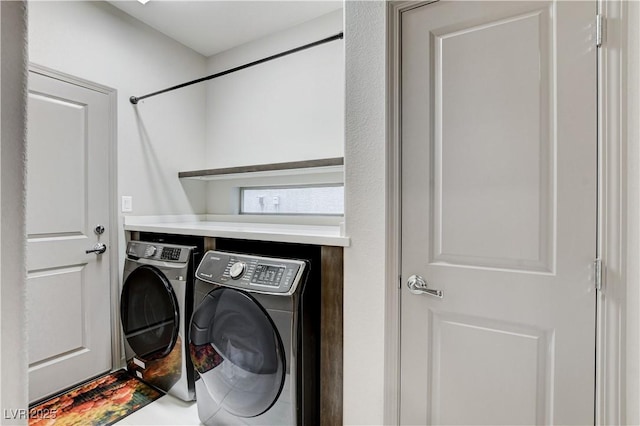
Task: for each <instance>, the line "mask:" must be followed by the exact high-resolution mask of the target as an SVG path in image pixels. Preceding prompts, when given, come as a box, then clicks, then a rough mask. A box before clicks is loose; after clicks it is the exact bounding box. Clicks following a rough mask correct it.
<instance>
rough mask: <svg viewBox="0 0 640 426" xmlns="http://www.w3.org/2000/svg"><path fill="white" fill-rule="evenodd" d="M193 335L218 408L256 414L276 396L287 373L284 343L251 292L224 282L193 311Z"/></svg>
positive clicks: (195, 354) (198, 363)
mask: <svg viewBox="0 0 640 426" xmlns="http://www.w3.org/2000/svg"><path fill="white" fill-rule="evenodd" d="M189 340H190V342H189V343H190V344H189V347H190V353H191V360H192V361H193V364H194V366H195V368H196V370H197V371H198V373H199V374H200V379H201V380H203V381H204V385H205V387H206V389H207V392H208V393H209V396H210V398H208V399H210V400H211V401H207V402H208V403H213V404H216V405H217V407H215V409H214V410H213V411H214V412H215V411H218V409H219V408H224V409H225V411H227V412H229V413H231V414H233V415H235V416H237V417H255V416H258V415H260V414H263V413H264V412H265V411H267V410H268V409H269V408H271V406H272V405H273V404H274V403H275V402H276V400H277V399H278V396H279V395H280V392H281V391H282V387H283V386H284V381H285V376H286V359H285V352H284V346H283V345H282V340H281V338H280V335H279V334H278V331H277V329H276V327H275V325H274V324H273V321H272V320H271V318H270V317H269V315H268V314H267V312H266V311H265V310H264V308H263V307H262V306H261V305H260V304H259V303H258V302H257V301H256V300H255V299H254V298H253V297H252V296H251V295H250V294H249V293H246V292H244V291H241V290H235V289H231V288H223V287H219V288H216V289H215V290H212V291H211V292H209V294H207V296H206V297H205V298H204V299H203V301H202V302H201V303H200V305H199V306H198V308H197V309H196V310H195V312H194V313H193V317H192V320H191V328H190V334H189ZM198 398H200V397H198Z"/></svg>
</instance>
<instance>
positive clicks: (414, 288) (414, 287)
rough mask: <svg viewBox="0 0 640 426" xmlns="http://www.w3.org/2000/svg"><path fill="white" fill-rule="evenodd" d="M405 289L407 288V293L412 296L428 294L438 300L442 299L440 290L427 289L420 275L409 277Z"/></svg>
mask: <svg viewBox="0 0 640 426" xmlns="http://www.w3.org/2000/svg"><path fill="white" fill-rule="evenodd" d="M407 287H409V291H410V292H411V293H413V294H428V295H429V296H433V297H437V298H438V299H442V298H443V297H444V293H443V292H442V290H433V289H430V288H427V287H428V285H427V282H426V281H425V279H424V278H422V277H421V276H420V275H411V276H410V277H409V279H408V280H407Z"/></svg>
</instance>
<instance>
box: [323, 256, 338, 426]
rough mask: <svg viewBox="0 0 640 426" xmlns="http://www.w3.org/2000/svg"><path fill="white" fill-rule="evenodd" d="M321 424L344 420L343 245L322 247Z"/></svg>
mask: <svg viewBox="0 0 640 426" xmlns="http://www.w3.org/2000/svg"><path fill="white" fill-rule="evenodd" d="M321 273H322V296H321V299H322V306H321V326H320V339H321V344H320V424H321V425H322V426H335V425H341V424H342V353H343V342H342V339H343V332H342V302H343V301H342V287H343V249H342V247H322V269H321Z"/></svg>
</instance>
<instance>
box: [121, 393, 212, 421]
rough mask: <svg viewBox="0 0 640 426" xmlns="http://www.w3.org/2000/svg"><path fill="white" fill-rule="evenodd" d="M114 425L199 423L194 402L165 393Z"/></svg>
mask: <svg viewBox="0 0 640 426" xmlns="http://www.w3.org/2000/svg"><path fill="white" fill-rule="evenodd" d="M114 425H130V426H144V425H150V426H151V425H154V426H160V425H173V426H190V425H200V419H199V418H198V408H197V406H196V403H195V402H193V403H187V402H184V401H181V400H179V399H177V398H174V397H173V396H171V395H165V396H163V397H161V398H160V399H158V400H156V401H154V402H152V403H151V404H149V405H147V406H146V407H143V408H141V409H140V410H138V411H136V412H135V413H133V414H131V415H129V416H127V417H125V418H124V419H122V420H120V421H119V422H116V423H114Z"/></svg>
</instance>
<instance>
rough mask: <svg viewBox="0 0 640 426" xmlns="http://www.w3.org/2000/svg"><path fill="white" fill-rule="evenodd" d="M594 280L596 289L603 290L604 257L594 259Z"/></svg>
mask: <svg viewBox="0 0 640 426" xmlns="http://www.w3.org/2000/svg"><path fill="white" fill-rule="evenodd" d="M593 280H594V281H595V285H596V290H598V291H601V290H602V259H600V258H598V259H596V260H594V261H593Z"/></svg>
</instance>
